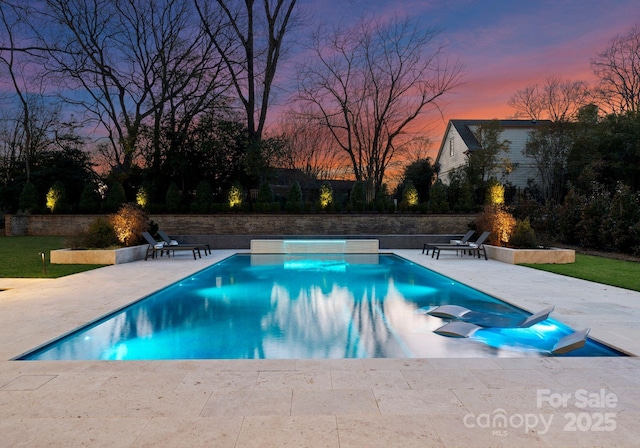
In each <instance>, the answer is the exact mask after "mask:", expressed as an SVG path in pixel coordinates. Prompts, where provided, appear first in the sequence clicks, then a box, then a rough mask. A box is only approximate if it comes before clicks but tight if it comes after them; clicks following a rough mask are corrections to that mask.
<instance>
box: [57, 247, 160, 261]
mask: <svg viewBox="0 0 640 448" xmlns="http://www.w3.org/2000/svg"><path fill="white" fill-rule="evenodd" d="M147 247H148V245H147V244H143V245H140V246H131V247H121V248H118V249H58V250H52V251H51V258H50V260H51V263H52V264H121V263H129V262H131V261H137V260H144V256H145V254H146V253H147Z"/></svg>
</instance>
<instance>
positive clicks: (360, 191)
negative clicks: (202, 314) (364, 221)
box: [349, 180, 367, 212]
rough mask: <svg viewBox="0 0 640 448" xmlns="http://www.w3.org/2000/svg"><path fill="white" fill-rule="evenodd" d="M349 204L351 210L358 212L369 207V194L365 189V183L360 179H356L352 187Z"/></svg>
mask: <svg viewBox="0 0 640 448" xmlns="http://www.w3.org/2000/svg"><path fill="white" fill-rule="evenodd" d="M349 206H350V208H351V210H353V211H356V212H363V211H364V210H365V208H366V207H367V195H366V192H365V189H364V183H362V182H361V181H359V180H357V181H355V183H354V184H353V188H352V189H351V194H350V195H349Z"/></svg>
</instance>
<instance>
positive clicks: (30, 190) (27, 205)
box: [18, 182, 39, 213]
mask: <svg viewBox="0 0 640 448" xmlns="http://www.w3.org/2000/svg"><path fill="white" fill-rule="evenodd" d="M18 208H19V209H20V211H22V212H25V213H31V212H35V211H37V210H38V208H39V207H38V189H37V188H36V186H35V185H33V184H32V183H31V182H27V183H26V184H24V187H23V188H22V192H21V193H20V199H19V202H18Z"/></svg>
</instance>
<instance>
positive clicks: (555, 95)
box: [508, 76, 592, 122]
mask: <svg viewBox="0 0 640 448" xmlns="http://www.w3.org/2000/svg"><path fill="white" fill-rule="evenodd" d="M591 99H592V93H591V91H590V89H589V86H588V84H587V83H586V82H585V81H570V80H562V79H560V78H558V77H556V76H549V77H547V78H546V79H545V82H544V85H543V86H542V87H540V86H539V85H538V84H534V85H532V86H528V87H525V88H524V89H522V90H518V91H517V92H516V93H515V94H514V95H513V96H512V97H511V98H510V99H509V102H508V104H509V106H511V107H513V108H514V109H515V110H516V116H517V117H526V118H530V119H532V120H551V121H553V122H566V121H573V120H575V119H576V117H577V114H578V111H579V110H580V108H581V107H583V106H585V105H587V104H588V103H589V102H590V101H591Z"/></svg>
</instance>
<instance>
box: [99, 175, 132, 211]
mask: <svg viewBox="0 0 640 448" xmlns="http://www.w3.org/2000/svg"><path fill="white" fill-rule="evenodd" d="M126 200H127V198H126V195H125V192H124V187H123V186H122V184H121V183H120V182H114V183H112V184H111V185H109V188H108V190H107V197H106V198H105V200H104V204H103V209H104V211H105V212H107V213H113V212H116V211H117V210H118V209H119V208H120V207H121V206H122V204H124V203H125V201H126Z"/></svg>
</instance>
